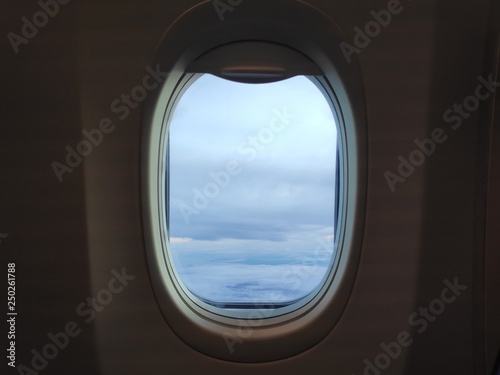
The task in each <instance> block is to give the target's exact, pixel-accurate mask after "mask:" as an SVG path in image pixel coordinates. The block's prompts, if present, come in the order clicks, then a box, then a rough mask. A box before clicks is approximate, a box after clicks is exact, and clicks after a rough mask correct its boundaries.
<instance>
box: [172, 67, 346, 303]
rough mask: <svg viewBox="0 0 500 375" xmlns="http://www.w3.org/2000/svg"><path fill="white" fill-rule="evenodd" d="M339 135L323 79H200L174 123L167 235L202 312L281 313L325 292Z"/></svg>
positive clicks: (184, 96) (182, 100) (180, 275)
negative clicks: (207, 309) (257, 310)
mask: <svg viewBox="0 0 500 375" xmlns="http://www.w3.org/2000/svg"><path fill="white" fill-rule="evenodd" d="M337 131H338V130H337V123H336V116H335V113H334V111H333V110H332V106H331V103H329V101H328V100H327V99H326V97H325V95H324V94H323V92H322V91H321V90H320V88H319V84H318V82H317V79H316V78H315V77H306V76H295V77H293V78H288V79H284V80H280V81H278V82H272V83H258V84H256V83H241V82H233V81H230V80H226V79H223V78H219V77H216V76H214V75H211V74H195V75H193V77H192V79H191V82H189V84H188V85H187V86H186V88H185V90H183V92H182V93H181V95H180V97H179V98H178V99H177V103H176V106H175V107H174V110H173V112H172V114H171V115H170V119H169V128H168V141H167V142H166V145H167V152H166V154H165V155H166V158H167V160H166V173H165V176H166V181H165V190H166V191H165V193H166V199H165V206H166V207H165V217H166V226H167V228H165V229H166V232H167V238H168V245H167V249H166V255H167V258H168V259H169V261H170V264H171V265H172V268H173V270H174V272H175V275H176V277H177V279H178V281H179V284H180V285H181V286H182V287H183V288H184V289H185V290H186V291H188V293H189V295H190V296H191V298H192V299H193V301H194V302H200V301H201V302H203V303H205V304H208V305H211V306H214V307H217V308H219V309H221V311H222V312H224V311H229V310H231V311H234V310H241V309H252V308H256V307H259V306H260V307H261V308H262V307H263V306H264V308H266V309H269V310H278V309H279V308H283V307H286V306H289V305H293V304H296V303H297V302H298V301H302V300H304V301H305V302H304V303H306V302H307V301H306V300H307V297H310V296H311V295H313V294H314V293H315V292H317V291H319V289H320V288H321V287H322V285H323V283H324V281H325V280H326V278H327V276H328V274H329V272H330V271H331V268H332V265H333V263H334V258H335V255H336V251H335V246H334V243H335V241H334V239H335V234H336V232H335V225H336V216H337V199H338V194H339V190H338V187H337V184H338V163H337V158H338V142H337ZM299 307H300V306H299Z"/></svg>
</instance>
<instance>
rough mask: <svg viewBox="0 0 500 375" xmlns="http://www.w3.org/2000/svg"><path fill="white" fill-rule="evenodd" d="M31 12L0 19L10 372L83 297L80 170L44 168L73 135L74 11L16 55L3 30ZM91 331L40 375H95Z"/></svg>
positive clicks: (26, 8)
mask: <svg viewBox="0 0 500 375" xmlns="http://www.w3.org/2000/svg"><path fill="white" fill-rule="evenodd" d="M39 10H40V7H39V6H38V5H37V3H36V2H21V3H19V2H17V3H9V4H4V6H3V9H2V12H1V14H0V19H1V30H2V32H1V35H2V37H1V41H0V51H1V52H0V56H1V57H0V66H1V73H0V75H1V79H0V81H1V82H2V84H1V86H2V92H1V94H0V96H1V100H0V103H1V104H0V108H1V119H2V123H1V125H0V150H1V155H2V157H1V158H0V165H1V166H0V171H1V172H0V174H1V181H2V182H1V189H0V191H1V194H0V202H1V203H0V205H1V207H2V209H1V212H2V214H1V218H0V232H1V233H5V234H8V237H7V238H5V239H2V240H1V241H2V242H1V243H0V254H1V255H0V257H1V259H2V263H1V268H2V270H1V274H2V280H3V282H2V293H1V295H2V300H3V301H6V293H7V287H6V285H7V284H6V282H5V280H6V278H7V264H8V263H10V262H15V264H16V273H15V276H16V308H17V313H18V315H17V316H16V365H19V364H25V365H27V366H29V367H32V366H31V360H32V358H33V353H32V352H31V350H32V349H35V350H37V351H39V352H41V351H42V350H43V347H44V346H45V345H46V344H48V343H50V340H49V338H48V336H47V335H48V334H49V333H53V334H56V333H58V332H60V331H62V330H64V329H65V325H66V324H67V323H68V322H70V321H76V320H77V314H76V307H77V306H78V304H79V303H80V302H82V301H83V300H85V299H86V298H87V297H88V296H89V295H90V274H89V262H88V260H89V259H88V251H87V230H86V227H87V226H86V217H85V194H84V193H85V191H84V188H85V186H84V175H83V172H84V171H83V169H76V170H75V171H74V172H73V173H71V175H69V176H68V178H67V179H65V181H64V183H59V181H58V179H57V178H56V176H55V174H54V172H53V171H52V167H51V163H52V162H53V161H55V160H59V161H61V159H64V155H65V152H64V148H65V146H66V145H68V144H71V143H72V142H73V141H74V139H75V138H76V137H78V136H79V134H80V128H81V121H80V115H81V106H80V104H81V103H80V95H79V82H78V66H79V61H78V31H77V22H76V20H77V14H76V7H75V6H74V4H71V5H65V6H61V9H60V12H59V14H58V15H57V16H56V17H54V18H51V19H50V21H49V22H48V24H47V25H46V26H45V27H41V28H40V30H39V31H38V33H37V35H35V36H34V37H33V38H32V39H26V40H28V43H27V44H26V43H24V42H23V43H22V44H20V45H19V46H18V47H19V52H18V53H17V54H16V53H15V52H14V49H13V47H12V45H11V43H10V42H9V39H8V38H7V35H8V33H10V32H14V33H16V34H18V35H22V34H21V28H22V25H23V21H22V20H21V19H22V17H27V18H28V19H32V18H31V17H32V16H33V14H34V13H35V12H37V11H39ZM42 21H43V19H42ZM2 306H4V307H3V308H2V312H3V311H4V310H6V308H7V306H6V303H5V304H4V303H2ZM2 321H4V319H2ZM6 328H7V325H6V323H5V322H4V323H3V324H2V334H1V337H2V339H1V340H0V341H1V345H0V346H1V348H2V360H1V367H2V370H1V372H2V373H11V374H14V373H16V371H15V370H14V369H11V368H10V367H8V366H7V363H6V362H7V359H6V358H5V357H6V356H5V355H4V354H5V353H7V351H6V349H7V346H6V344H7V342H8V341H9V340H7V334H6V332H7V331H6ZM93 334H94V332H93V327H92V326H87V327H85V329H83V330H82V331H81V333H80V334H79V335H78V336H77V337H75V338H72V339H71V341H70V343H69V344H68V345H67V347H66V348H65V349H64V350H62V351H60V353H59V354H58V356H57V358H56V359H54V360H52V361H50V363H48V364H47V366H46V368H45V373H51V374H63V373H68V370H71V373H75V374H99V366H98V364H97V357H96V352H95V350H94V335H93ZM49 355H50V354H49ZM41 366H43V363H41Z"/></svg>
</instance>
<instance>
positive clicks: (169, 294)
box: [142, 0, 366, 362]
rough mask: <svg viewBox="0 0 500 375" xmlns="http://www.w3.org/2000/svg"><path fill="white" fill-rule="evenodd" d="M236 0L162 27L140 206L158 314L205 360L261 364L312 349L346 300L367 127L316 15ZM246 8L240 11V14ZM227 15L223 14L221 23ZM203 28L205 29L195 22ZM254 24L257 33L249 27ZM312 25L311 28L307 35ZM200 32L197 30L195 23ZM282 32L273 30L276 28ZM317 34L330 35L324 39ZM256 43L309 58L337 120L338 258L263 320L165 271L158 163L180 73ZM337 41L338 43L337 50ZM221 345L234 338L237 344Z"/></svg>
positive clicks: (354, 79) (185, 77) (345, 69)
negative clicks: (211, 55) (317, 282)
mask: <svg viewBox="0 0 500 375" xmlns="http://www.w3.org/2000/svg"><path fill="white" fill-rule="evenodd" d="M268 1H269V0H256V1H252V2H248V3H242V5H241V9H239V8H238V11H235V12H233V13H232V14H231V17H234V18H233V19H232V20H231V21H230V20H227V21H225V22H224V23H222V24H220V20H219V19H218V18H216V19H215V20H214V19H213V18H212V17H213V14H212V12H213V7H212V5H211V2H205V3H202V4H201V5H199V6H197V7H195V8H193V9H191V10H190V11H189V12H188V13H186V14H185V15H184V16H183V17H181V18H180V19H178V20H177V21H176V23H175V24H174V25H173V26H172V27H171V28H170V29H169V31H168V32H167V34H166V35H165V37H164V39H163V41H162V42H161V43H160V47H159V49H158V51H157V54H156V56H155V62H154V63H155V64H156V63H158V64H160V66H161V68H162V71H164V72H168V73H169V74H168V76H167V77H166V79H165V81H164V83H163V86H162V87H161V88H160V89H159V90H157V91H156V92H154V93H153V94H152V95H150V96H149V97H148V99H147V101H146V103H145V106H144V112H143V154H142V207H143V213H144V215H143V225H144V236H145V243H146V251H147V260H148V266H149V271H150V275H151V282H152V287H153V290H154V292H155V295H156V298H157V301H158V305H159V308H160V311H161V312H162V314H163V315H164V317H165V320H166V323H167V324H168V325H169V326H170V328H171V329H172V330H173V331H174V332H175V333H176V334H177V335H178V336H179V337H180V338H181V339H182V340H183V341H184V342H186V343H187V344H188V345H190V346H191V347H193V348H194V349H196V350H198V351H200V352H202V353H205V354H207V355H210V356H213V357H216V358H219V359H223V360H228V361H235V362H267V361H272V360H278V359H282V358H286V357H289V356H292V355H296V354H298V353H300V352H302V351H304V350H307V349H309V348H311V347H312V346H313V345H315V344H317V343H318V342H320V341H321V339H322V338H324V337H325V336H326V335H327V334H328V333H329V332H330V331H331V329H333V327H334V326H335V324H337V323H338V321H339V319H340V317H341V315H342V313H343V311H344V309H345V307H346V304H347V302H348V298H349V294H350V291H351V288H352V287H353V283H354V279H355V274H356V270H357V264H358V259H359V256H360V251H361V244H362V234H363V225H364V205H365V194H366V130H365V129H366V124H365V118H366V116H365V106H364V98H363V90H362V85H361V79H360V76H359V72H358V70H357V65H356V63H355V61H353V62H352V63H351V64H349V63H348V62H346V61H345V59H344V57H343V54H342V52H341V51H340V48H338V45H339V44H340V41H342V36H341V35H340V34H339V33H338V32H337V29H336V27H335V25H334V24H332V23H331V21H330V20H329V19H328V18H327V17H326V16H324V15H323V14H322V13H321V12H319V11H318V10H317V9H315V8H313V7H311V6H309V5H306V4H304V3H302V2H300V1H286V0H273V1H274V2H275V3H280V4H281V6H282V7H286V8H287V12H286V16H285V15H283V14H282V13H281V12H279V11H278V10H279V6H277V7H272V8H269V7H268V4H269V3H268ZM243 7H245V8H244V9H243ZM228 17H229V16H228ZM201 21H203V22H201ZM254 22H258V24H259V28H255V27H252V25H254ZM311 24H314V25H315V26H316V27H315V28H314V30H313V28H311ZM202 25H203V26H202ZM277 25H279V27H277ZM323 33H329V34H331V35H328V37H325V35H324V34H323ZM246 40H259V41H264V42H269V43H276V44H279V45H282V46H287V47H289V48H292V49H294V50H296V51H299V52H301V53H303V54H304V55H306V56H308V57H309V58H310V59H311V60H312V61H314V62H315V64H316V65H317V66H318V67H319V68H320V69H321V71H322V72H323V76H322V77H318V78H317V79H318V83H319V86H318V87H321V89H322V91H323V92H324V94H325V95H326V96H327V98H328V99H329V100H328V101H329V103H331V105H332V112H333V114H334V115H336V116H337V120H338V122H337V124H338V139H339V146H338V148H339V150H340V158H339V172H340V179H339V186H338V189H339V190H338V194H339V196H340V197H341V199H340V201H339V207H338V213H339V219H338V227H337V228H336V233H335V234H336V237H335V238H336V246H337V255H336V257H335V260H334V264H333V265H332V267H331V269H330V272H329V274H328V278H327V280H326V282H325V283H324V284H323V285H321V286H319V287H318V288H319V290H318V291H317V293H315V294H314V295H313V294H311V298H310V299H309V300H308V301H307V303H305V304H302V305H301V306H298V305H294V306H289V308H285V309H284V310H281V309H280V310H281V311H280V312H279V315H274V316H270V317H267V318H265V319H261V318H262V315H257V316H253V315H252V314H256V313H258V312H257V311H255V310H253V311H248V315H247V316H241V314H239V313H238V314H236V315H233V316H232V315H231V314H228V312H227V311H221V309H220V308H215V307H214V306H210V305H208V304H205V305H204V304H203V302H202V301H201V303H200V301H196V298H193V296H190V295H189V293H188V291H186V290H185V288H183V287H182V285H180V284H179V281H178V279H177V276H176V275H175V270H174V269H173V267H172V266H171V265H170V264H169V259H168V256H166V254H167V251H168V241H167V237H166V232H165V230H164V228H165V227H164V225H165V212H166V210H165V209H164V207H165V203H166V202H165V201H164V199H165V174H164V173H165V172H164V171H165V162H166V157H165V156H166V155H165V152H166V144H165V142H166V139H167V136H166V132H167V126H168V119H169V117H170V115H171V113H172V111H173V109H174V106H175V102H176V101H177V100H178V98H179V97H180V96H182V94H183V92H184V91H185V89H186V88H187V87H188V86H186V84H187V83H188V82H189V80H190V79H191V78H192V77H193V74H192V73H187V74H186V73H185V72H186V69H187V67H188V66H189V65H190V64H191V63H192V62H194V61H195V60H196V59H197V58H198V57H199V56H201V55H203V54H204V53H206V52H208V51H211V50H214V49H216V48H218V47H220V46H223V45H225V44H227V43H235V42H242V41H246ZM335 41H337V42H338V43H336V42H335ZM228 338H230V339H236V340H237V342H236V343H235V344H234V347H232V348H231V347H230V346H228V342H227V340H228Z"/></svg>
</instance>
